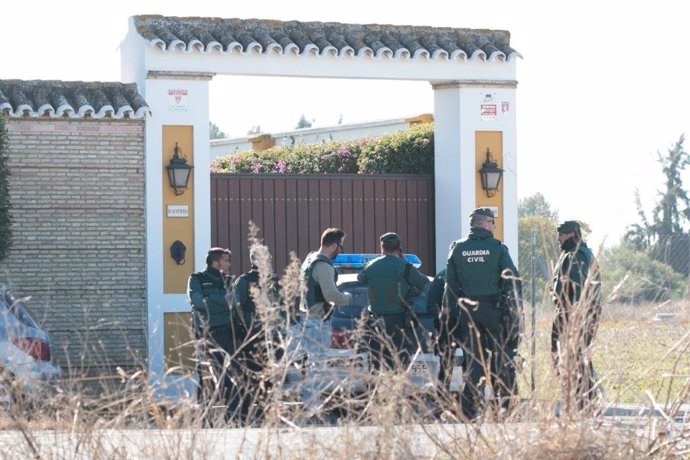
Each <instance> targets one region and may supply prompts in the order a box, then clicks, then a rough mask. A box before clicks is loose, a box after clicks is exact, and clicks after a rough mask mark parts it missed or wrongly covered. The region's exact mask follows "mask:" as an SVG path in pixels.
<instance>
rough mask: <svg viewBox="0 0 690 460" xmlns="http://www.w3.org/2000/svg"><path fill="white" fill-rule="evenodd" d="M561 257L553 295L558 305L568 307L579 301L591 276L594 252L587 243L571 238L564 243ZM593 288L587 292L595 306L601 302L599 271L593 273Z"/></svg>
mask: <svg viewBox="0 0 690 460" xmlns="http://www.w3.org/2000/svg"><path fill="white" fill-rule="evenodd" d="M561 249H562V251H563V252H562V253H561V257H560V258H559V259H558V265H557V270H556V274H555V275H554V279H553V296H554V302H555V303H556V306H557V307H559V308H565V309H566V310H567V308H568V307H569V306H570V305H572V304H574V303H575V302H577V301H579V300H580V298H581V297H582V294H583V288H584V287H585V283H586V281H587V277H588V276H590V272H591V267H592V263H593V262H594V254H593V253H592V251H591V250H590V249H589V247H587V244H586V243H584V242H580V244H577V243H575V241H574V240H573V239H572V238H571V239H568V240H567V241H565V242H564V243H563V246H562V248H561ZM591 275H592V277H593V278H592V279H591V287H592V290H591V291H590V292H588V293H587V294H586V296H587V298H588V301H589V302H590V304H592V305H593V306H596V305H599V304H601V283H600V277H599V271H598V270H597V271H595V272H594V273H592V274H591Z"/></svg>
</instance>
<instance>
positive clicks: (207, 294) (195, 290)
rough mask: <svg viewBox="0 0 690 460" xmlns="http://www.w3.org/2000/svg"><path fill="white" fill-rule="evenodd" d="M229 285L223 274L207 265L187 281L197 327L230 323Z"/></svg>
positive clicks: (194, 321)
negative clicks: (227, 296)
mask: <svg viewBox="0 0 690 460" xmlns="http://www.w3.org/2000/svg"><path fill="white" fill-rule="evenodd" d="M226 295H227V286H226V285H225V279H224V278H223V274H222V273H221V272H220V271H218V270H216V269H215V268H211V267H206V270H204V271H203V272H198V273H193V274H192V275H191V276H190V277H189V281H188V283H187V297H188V298H189V301H190V303H191V304H192V313H193V316H192V319H193V324H194V326H195V327H196V328H198V327H199V326H201V325H208V327H219V326H225V325H229V324H230V308H229V306H228V302H227V300H226Z"/></svg>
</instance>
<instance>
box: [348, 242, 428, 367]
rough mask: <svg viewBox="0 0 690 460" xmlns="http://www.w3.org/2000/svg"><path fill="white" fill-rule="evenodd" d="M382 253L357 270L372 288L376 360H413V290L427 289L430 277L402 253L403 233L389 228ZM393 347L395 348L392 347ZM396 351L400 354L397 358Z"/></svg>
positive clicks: (390, 363)
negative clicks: (401, 240)
mask: <svg viewBox="0 0 690 460" xmlns="http://www.w3.org/2000/svg"><path fill="white" fill-rule="evenodd" d="M380 243H381V256H379V257H377V258H376V259H374V260H371V261H370V262H369V263H368V264H367V265H366V266H365V267H364V269H363V270H362V271H361V272H359V273H358V274H357V280H358V281H359V282H361V283H362V284H364V285H366V286H368V288H369V302H370V305H369V313H370V319H371V320H372V323H371V324H372V325H373V331H372V335H373V337H371V348H372V361H373V363H374V366H375V367H376V368H380V366H381V365H382V364H386V365H387V366H389V367H390V368H393V367H394V366H395V364H396V362H401V361H402V363H407V362H408V361H409V351H410V350H408V348H409V345H410V343H411V342H410V339H411V338H412V337H413V336H414V334H413V332H412V328H413V326H412V324H410V323H411V320H412V314H413V307H412V305H410V304H409V303H408V301H407V299H408V297H409V295H410V294H412V293H413V292H416V291H423V290H424V289H425V288H426V286H427V285H428V284H429V280H428V279H427V277H426V276H424V275H423V274H422V273H421V272H420V271H419V270H417V269H416V268H415V267H414V266H413V265H412V264H411V263H409V262H408V261H407V259H405V257H404V256H403V253H402V247H401V244H400V237H399V236H398V234H397V233H393V232H389V233H385V234H383V235H381V237H380ZM391 348H393V350H391ZM392 351H395V352H396V354H398V356H399V357H398V359H397V360H396V359H395V357H394V356H393V353H392Z"/></svg>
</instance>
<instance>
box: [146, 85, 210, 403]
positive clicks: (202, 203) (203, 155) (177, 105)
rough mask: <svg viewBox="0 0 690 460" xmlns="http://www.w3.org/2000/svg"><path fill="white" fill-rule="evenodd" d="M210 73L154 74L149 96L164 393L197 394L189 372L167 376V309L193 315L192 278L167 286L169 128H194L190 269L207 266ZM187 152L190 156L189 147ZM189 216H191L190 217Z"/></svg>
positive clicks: (157, 362)
mask: <svg viewBox="0 0 690 460" xmlns="http://www.w3.org/2000/svg"><path fill="white" fill-rule="evenodd" d="M213 75H214V74H212V73H207V72H148V73H147V74H146V78H145V80H144V88H143V95H144V97H145V99H146V101H147V103H148V105H149V107H150V108H151V116H150V117H149V118H148V119H147V121H146V221H147V232H146V252H147V285H148V299H147V303H148V305H147V312H148V370H149V379H150V381H151V383H152V384H153V389H154V392H155V394H156V395H157V396H159V397H163V398H165V397H178V396H179V395H181V394H186V396H192V395H194V394H195V391H196V390H195V386H194V385H195V383H194V381H193V380H191V379H190V378H189V377H188V376H183V375H179V374H170V375H166V366H165V353H164V339H165V337H164V333H165V327H164V326H165V322H164V318H165V314H166V313H189V311H190V306H189V304H188V302H187V296H186V294H185V293H184V291H185V288H186V280H181V281H180V282H179V283H177V284H179V286H178V288H177V289H176V290H175V291H174V292H169V291H170V290H169V289H168V292H166V289H165V276H166V274H165V273H164V272H165V260H167V259H170V253H169V247H166V245H165V244H164V237H165V236H166V235H165V228H164V223H163V221H164V218H165V215H166V207H167V205H169V204H170V203H169V200H166V197H165V196H164V193H163V191H164V190H167V189H169V185H168V184H167V179H166V178H165V173H164V166H163V164H164V163H165V161H166V160H167V159H169V157H170V155H171V152H172V151H168V150H166V151H163V145H164V139H163V127H164V126H183V127H191V132H192V133H193V134H192V140H191V142H192V144H191V146H192V153H193V163H194V169H193V170H192V172H193V179H192V180H191V181H190V188H189V189H188V191H187V192H185V193H186V194H187V196H190V194H191V193H193V202H191V203H190V204H191V206H189V207H188V209H189V210H190V211H191V212H190V213H189V216H188V217H184V218H183V220H184V221H186V222H189V221H190V220H191V228H192V232H193V241H185V243H186V244H187V245H188V253H189V252H191V250H190V249H192V248H193V249H194V251H193V253H194V257H193V259H194V260H188V261H187V262H186V264H185V266H184V267H185V268H184V270H185V271H187V272H191V271H196V270H197V269H203V267H204V266H205V257H206V251H207V249H208V248H209V247H210V245H211V230H210V222H211V209H210V200H209V196H210V175H209V171H208V164H209V150H210V146H209V141H208V138H209V134H208V133H209V115H208V114H209V81H210V80H211V78H212V77H213ZM182 153H183V154H186V155H189V154H190V152H189V151H187V150H185V151H183V152H182ZM188 219H189V220H188Z"/></svg>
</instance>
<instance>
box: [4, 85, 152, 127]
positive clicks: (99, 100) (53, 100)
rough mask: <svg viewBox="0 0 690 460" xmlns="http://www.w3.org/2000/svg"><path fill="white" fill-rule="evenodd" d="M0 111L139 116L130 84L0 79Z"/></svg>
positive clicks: (140, 106) (139, 101)
mask: <svg viewBox="0 0 690 460" xmlns="http://www.w3.org/2000/svg"><path fill="white" fill-rule="evenodd" d="M0 112H2V113H4V114H6V115H8V116H10V117H23V116H29V117H42V116H48V117H51V118H58V117H69V118H85V117H91V118H106V117H108V118H125V117H127V118H143V117H145V116H146V114H147V113H148V112H149V107H148V105H147V104H146V101H145V100H144V98H143V97H141V95H140V94H139V93H138V92H137V87H136V85H135V84H134V83H118V82H83V81H59V80H0Z"/></svg>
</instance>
